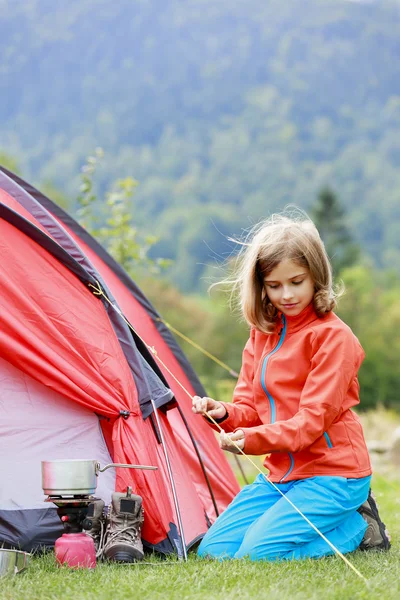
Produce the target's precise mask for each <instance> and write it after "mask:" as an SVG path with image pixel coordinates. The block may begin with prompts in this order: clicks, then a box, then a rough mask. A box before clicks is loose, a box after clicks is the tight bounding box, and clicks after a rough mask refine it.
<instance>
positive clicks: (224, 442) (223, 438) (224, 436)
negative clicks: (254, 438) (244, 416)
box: [219, 429, 244, 454]
mask: <svg viewBox="0 0 400 600" xmlns="http://www.w3.org/2000/svg"><path fill="white" fill-rule="evenodd" d="M231 440H233V441H234V442H235V444H236V446H239V448H240V450H243V448H244V431H242V430H241V429H238V430H237V431H234V432H233V433H225V431H221V433H220V437H219V447H220V448H222V450H227V451H228V452H232V453H233V454H241V452H240V450H239V448H237V447H236V446H234V445H233V444H232V441H231Z"/></svg>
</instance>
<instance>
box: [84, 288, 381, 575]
mask: <svg viewBox="0 0 400 600" xmlns="http://www.w3.org/2000/svg"><path fill="white" fill-rule="evenodd" d="M96 283H97V287H96V286H94V285H93V284H92V283H89V284H88V287H90V288H92V290H93V294H94V295H95V296H99V297H100V296H102V297H103V298H104V299H105V300H106V301H107V302H108V303H109V305H110V306H111V307H112V308H113V309H114V310H115V311H116V312H117V313H118V314H119V315H120V316H121V318H122V319H123V320H124V321H125V323H126V324H127V326H128V327H129V328H130V329H131V330H132V331H133V332H134V333H135V334H136V335H137V336H138V338H139V339H140V340H141V341H142V343H143V344H145V346H146V347H147V348H148V350H149V351H150V352H151V353H152V354H153V355H154V356H155V358H156V359H157V360H158V361H159V362H160V364H161V365H162V366H163V367H164V369H165V370H166V371H167V372H168V373H169V374H170V375H171V377H172V378H173V379H174V380H175V381H176V383H177V384H178V385H179V386H180V387H181V388H182V390H183V391H184V392H185V393H186V394H187V395H188V396H189V397H190V398H191V399H193V396H192V394H191V393H190V392H189V391H188V390H187V389H186V388H185V386H184V385H183V384H182V383H181V382H180V381H179V380H178V379H177V377H175V375H174V374H173V373H172V372H171V371H170V369H169V368H168V367H167V365H166V364H165V363H164V362H163V361H162V360H161V358H160V357H159V356H158V354H157V350H156V349H155V347H154V346H149V345H148V344H147V343H146V341H145V340H144V339H143V338H142V337H141V336H140V335H139V333H138V332H137V331H136V330H135V329H134V328H133V327H132V325H131V324H130V323H129V321H128V319H126V317H125V316H124V315H123V313H122V312H121V310H120V309H119V308H118V306H116V305H115V304H114V303H113V302H111V300H110V299H109V298H108V297H107V295H106V294H105V293H104V291H103V289H102V288H101V286H100V283H99V282H96ZM204 416H206V417H207V418H208V419H209V420H210V421H211V422H212V423H213V424H214V425H215V426H216V427H217V428H218V429H219V431H221V432H223V431H224V430H223V429H222V427H221V426H220V425H219V424H218V423H217V422H216V421H215V419H213V417H212V416H211V415H209V414H208V413H207V412H206V411H204ZM230 444H231V445H232V446H234V447H235V448H236V449H237V450H238V452H239V453H240V454H241V455H242V456H244V457H245V458H246V459H247V460H248V461H249V462H250V463H251V464H252V465H253V467H254V468H255V469H256V470H257V471H258V472H259V473H261V475H263V477H265V479H266V481H268V483H270V484H271V485H272V487H273V488H274V489H275V490H276V491H278V492H279V494H280V495H281V496H282V498H285V500H286V501H287V502H288V503H289V504H290V505H291V506H292V508H293V509H294V510H295V511H296V512H297V513H298V514H299V515H300V516H301V517H302V518H303V519H304V520H305V521H306V522H307V523H308V524H309V525H310V527H312V529H314V531H315V532H316V533H317V534H318V535H319V536H320V537H321V538H322V539H323V540H324V542H325V543H326V544H328V546H329V547H330V548H331V549H332V550H333V551H334V553H335V554H336V555H337V556H339V557H340V558H341V559H342V560H343V561H344V562H345V563H346V565H347V566H348V567H350V569H352V571H353V572H354V573H355V574H356V575H357V576H358V577H359V578H360V579H362V580H363V581H364V583H366V585H367V586H368V585H369V583H368V580H367V579H366V578H365V577H364V575H362V574H361V573H360V571H359V570H358V569H356V567H355V566H354V565H353V564H352V563H351V562H350V561H349V560H348V558H346V557H345V556H344V554H343V553H342V552H340V550H339V549H338V548H336V546H335V545H334V544H332V542H331V541H330V540H328V538H327V537H326V536H325V535H324V534H323V533H322V532H321V531H320V530H319V529H318V527H316V526H315V525H314V524H313V523H312V522H311V521H310V519H308V517H306V516H305V514H304V513H303V512H302V511H301V510H300V509H299V508H297V506H295V504H293V502H292V501H291V500H290V499H289V498H287V497H286V495H285V494H283V493H282V492H281V490H280V489H279V488H278V487H277V486H276V485H275V484H274V482H273V481H271V480H270V479H269V477H268V476H267V475H266V474H265V473H264V472H263V471H262V470H261V469H260V467H259V466H258V465H257V464H256V463H255V462H254V461H253V460H252V459H251V458H250V457H249V456H248V455H247V454H245V452H243V450H242V449H241V448H239V446H238V445H237V444H236V443H235V442H234V441H233V440H230Z"/></svg>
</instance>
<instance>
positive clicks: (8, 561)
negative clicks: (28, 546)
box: [0, 548, 31, 577]
mask: <svg viewBox="0 0 400 600" xmlns="http://www.w3.org/2000/svg"><path fill="white" fill-rule="evenodd" d="M30 557H31V555H30V554H28V553H27V552H21V551H20V550H6V549H5V548H0V577H6V576H7V575H16V574H17V573H20V572H21V571H23V570H24V569H26V568H27V566H28V564H29V559H30Z"/></svg>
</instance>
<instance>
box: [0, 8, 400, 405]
mask: <svg viewBox="0 0 400 600" xmlns="http://www.w3.org/2000/svg"><path fill="white" fill-rule="evenodd" d="M0 7H1V9H2V10H1V11H0V34H1V37H0V39H1V42H0V43H1V50H2V51H1V54H0V72H1V77H0V92H1V93H0V162H2V163H3V164H5V166H8V167H10V168H11V169H12V170H19V172H20V174H21V175H22V176H23V177H24V178H25V179H27V180H29V181H30V182H32V183H34V184H35V185H37V186H38V187H39V188H40V189H41V190H43V191H45V192H46V193H48V195H49V196H50V197H51V198H52V199H54V200H56V201H57V202H59V203H61V204H62V205H63V206H64V207H65V208H67V209H68V210H69V211H70V212H71V213H72V214H73V215H74V216H78V217H79V218H80V220H84V219H85V218H89V222H88V223H86V225H87V226H88V227H89V229H91V230H92V231H93V232H94V233H95V234H96V233H97V232H98V230H99V229H102V228H103V235H104V234H105V239H104V240H103V241H104V243H105V244H106V245H108V247H109V250H110V251H111V252H113V254H114V255H116V257H117V258H118V260H119V261H120V262H122V264H124V265H125V267H126V268H127V270H128V271H130V272H131V273H132V275H133V276H134V277H135V278H136V279H139V280H140V283H141V285H142V287H143V288H144V290H145V291H146V293H147V294H148V295H149V296H150V298H151V299H152V300H153V301H154V303H155V305H156V306H157V308H158V309H159V310H160V312H161V313H162V314H163V316H165V318H166V319H167V320H168V321H170V322H171V323H172V324H175V325H176V324H177V323H179V327H180V329H181V330H182V331H183V332H185V333H186V334H188V335H190V336H191V337H192V338H194V339H195V340H196V341H198V342H199V343H200V344H201V345H203V346H204V347H206V348H207V349H208V350H209V351H211V352H213V353H214V354H215V355H216V356H218V357H220V358H221V359H222V360H224V361H225V362H227V363H228V364H230V365H231V366H232V367H233V368H234V369H236V370H237V369H238V368H239V366H240V354H241V348H242V346H243V343H244V341H245V339H246V336H247V330H246V327H245V326H244V325H243V324H239V323H238V320H237V317H235V316H233V317H232V316H231V315H230V314H229V312H228V310H227V307H226V299H225V298H223V297H221V295H218V294H216V295H214V296H213V297H211V298H208V297H207V296H206V295H205V290H206V288H207V286H208V284H209V282H210V277H211V278H212V277H214V278H217V279H218V278H219V277H220V275H221V271H219V270H218V268H217V267H218V265H219V264H220V263H221V262H223V261H224V260H225V259H227V258H228V257H229V256H230V254H231V253H232V252H233V251H234V246H232V244H231V243H230V242H228V237H229V236H232V235H233V236H238V235H241V234H242V232H243V229H246V228H248V227H249V226H251V225H252V224H253V223H255V222H257V221H258V220H259V219H260V218H262V217H264V216H266V215H268V214H270V213H271V212H274V211H277V210H280V209H282V208H283V207H284V206H285V205H287V204H289V203H293V204H296V205H298V206H300V207H302V208H304V209H306V210H307V211H311V210H312V208H313V206H314V204H315V202H316V199H317V196H318V193H319V192H320V190H321V189H323V188H324V187H325V186H330V188H331V189H332V190H334V191H335V192H336V194H337V196H338V198H339V200H340V202H341V204H342V206H343V207H344V209H345V221H346V226H347V228H348V231H349V232H350V235H351V238H352V239H353V240H354V242H355V243H356V244H358V245H359V247H360V254H359V257H358V259H357V261H355V262H354V263H353V264H351V265H347V266H346V267H343V268H342V269H341V270H340V272H338V273H337V276H338V277H339V276H340V278H342V279H343V280H344V282H345V284H346V287H347V294H346V296H345V297H344V298H343V300H342V302H341V304H340V307H339V314H340V315H341V316H342V317H343V318H344V319H345V320H346V322H348V323H349V325H350V326H352V328H353V329H354V331H355V333H356V334H357V335H358V337H359V338H360V341H361V343H362V344H363V346H364V348H365V350H366V352H367V358H366V361H365V363H364V365H363V367H362V370H361V373H360V381H361V385H362V389H363V405H364V406H365V407H369V406H374V405H376V404H377V403H383V404H385V405H387V406H397V407H400V397H399V393H398V390H399V389H400V374H399V373H398V357H399V351H400V342H398V341H397V338H396V336H395V335H394V333H395V332H396V331H397V329H398V327H399V326H400V307H399V303H398V300H397V299H398V298H399V297H400V281H399V273H400V260H399V259H400V169H399V165H400V136H399V133H400V73H399V70H400V69H399V64H400V63H399V56H400V35H399V34H400V12H399V3H398V2H394V1H393V2H392V1H390V0H388V1H386V0H382V1H380V2H368V3H358V2H357V3H356V2H346V1H344V0H302V2H298V1H296V0H285V1H284V2H282V0H271V1H269V2H268V3H260V2H259V1H258V0H257V1H256V0H236V1H235V2H233V3H232V2H230V1H228V0H218V2H215V1H214V0H187V1H186V2H181V1H179V0H163V2H157V1H156V0H135V1H132V0H118V2H114V3H109V2H106V0H80V1H79V2H78V1H77V0H70V2H68V3H67V2H59V3H53V2H51V1H50V0H24V1H23V2H20V1H11V0H0ZM97 146H101V147H102V148H103V149H104V154H105V156H104V159H102V161H101V165H99V168H98V170H97V173H96V181H95V183H94V186H95V187H94V190H93V193H94V197H95V202H94V203H93V204H92V205H91V210H90V211H89V212H90V214H85V213H84V211H83V213H82V203H81V202H80V201H79V199H78V195H79V194H78V190H79V187H80V185H81V174H80V168H81V165H82V164H84V162H85V160H86V156H87V155H88V154H89V153H91V152H93V150H94V148H96V147H97ZM118 177H120V178H121V181H122V182H125V183H124V184H123V186H122V191H121V189H120V190H119V193H120V196H119V199H118V198H117V197H116V196H115V193H117V192H114V196H112V198H113V199H114V205H111V208H110V205H108V204H106V198H108V200H110V197H109V196H107V195H106V191H107V190H108V189H110V186H112V185H113V182H115V180H116V178H118ZM134 180H136V181H137V182H138V185H137V186H136V183H133V182H134ZM124 185H125V188H124ZM117 187H118V186H117ZM124 190H125V191H124ZM133 191H134V196H133V197H129V201H128V196H129V194H130V193H131V192H133ZM125 192H126V193H125ZM117 196H118V194H117ZM128 209H129V210H128ZM107 210H111V212H112V211H114V210H115V211H116V212H115V214H114V213H113V212H112V216H111V221H112V220H113V219H114V224H113V223H112V222H109V221H110V218H109V217H108V216H107ZM92 218H93V219H94V220H96V221H97V223H96V224H95V223H94V221H93V222H91V221H90V219H92ZM107 221H108V222H107ZM119 226H120V227H121V228H122V229H121V230H120V231H119V234H121V232H122V231H123V234H121V235H119V234H118V227H119ZM107 230H108V234H109V235H108V237H107ZM126 235H127V237H125V236H126ZM121 239H122V240H125V243H126V244H128V246H127V247H129V248H131V249H134V248H135V243H138V244H139V245H140V246H141V247H143V246H144V247H145V248H147V249H148V257H149V260H150V262H147V263H146V265H147V267H149V266H151V261H152V260H153V261H156V259H157V257H162V259H161V262H160V264H159V265H158V267H162V266H163V265H164V266H167V269H166V270H165V271H164V276H163V277H160V276H152V277H147V276H146V275H145V274H144V271H143V269H142V270H140V269H139V270H138V269H137V265H135V264H131V263H130V262H129V261H128V262H127V263H126V264H125V262H124V261H125V258H126V257H125V258H124V254H123V253H122V254H121V245H120V244H119V245H118V243H117V242H118V240H121ZM156 239H157V240H158V241H157V243H155V240H156ZM130 244H131V245H130ZM139 254H140V253H139ZM168 261H171V262H168ZM156 262H157V261H156ZM145 270H147V271H148V270H151V269H148V268H146V269H145ZM183 345H184V346H185V344H183ZM185 350H186V351H187V353H188V354H189V357H190V359H191V361H192V363H193V365H194V367H195V369H196V370H197V371H198V373H199V374H200V375H201V376H202V378H203V380H204V381H205V382H206V383H208V384H209V386H210V387H211V391H210V393H211V392H214V391H215V392H216V393H218V391H219V389H218V390H217V389H216V387H215V382H216V381H217V380H219V379H220V378H224V377H225V375H224V374H223V373H222V372H221V371H220V370H219V369H220V368H219V367H217V366H216V365H213V364H212V363H210V362H209V361H208V359H206V358H204V357H202V356H201V355H199V353H198V352H197V351H195V350H194V349H193V348H191V347H189V346H185ZM213 386H214V387H213ZM222 386H226V387H227V388H230V387H231V384H229V383H227V381H226V380H225V379H224V382H223V384H222ZM214 388H215V389H214ZM209 389H210V388H209Z"/></svg>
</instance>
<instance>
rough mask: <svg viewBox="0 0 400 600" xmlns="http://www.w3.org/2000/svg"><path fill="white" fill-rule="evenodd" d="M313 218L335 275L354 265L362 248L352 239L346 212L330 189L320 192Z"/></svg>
mask: <svg viewBox="0 0 400 600" xmlns="http://www.w3.org/2000/svg"><path fill="white" fill-rule="evenodd" d="M311 218H312V219H313V221H314V223H315V225H316V226H317V229H318V231H319V233H320V236H321V238H322V240H323V242H324V244H325V247H326V250H327V252H328V256H329V258H330V259H331V262H332V266H333V271H334V274H335V275H337V274H338V273H340V271H342V270H343V269H345V268H346V267H350V266H352V265H354V264H355V263H356V262H357V261H358V259H359V257H360V248H359V246H358V244H356V243H355V242H354V241H353V239H352V236H351V233H350V231H349V228H348V226H347V223H346V220H347V219H346V212H345V210H344V208H343V207H342V205H341V204H340V201H339V199H338V197H337V195H336V194H335V192H334V191H333V190H332V189H331V188H330V187H325V188H323V189H322V190H321V191H320V192H319V194H318V199H317V202H316V204H315V205H314V207H313V208H312V210H311Z"/></svg>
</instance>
